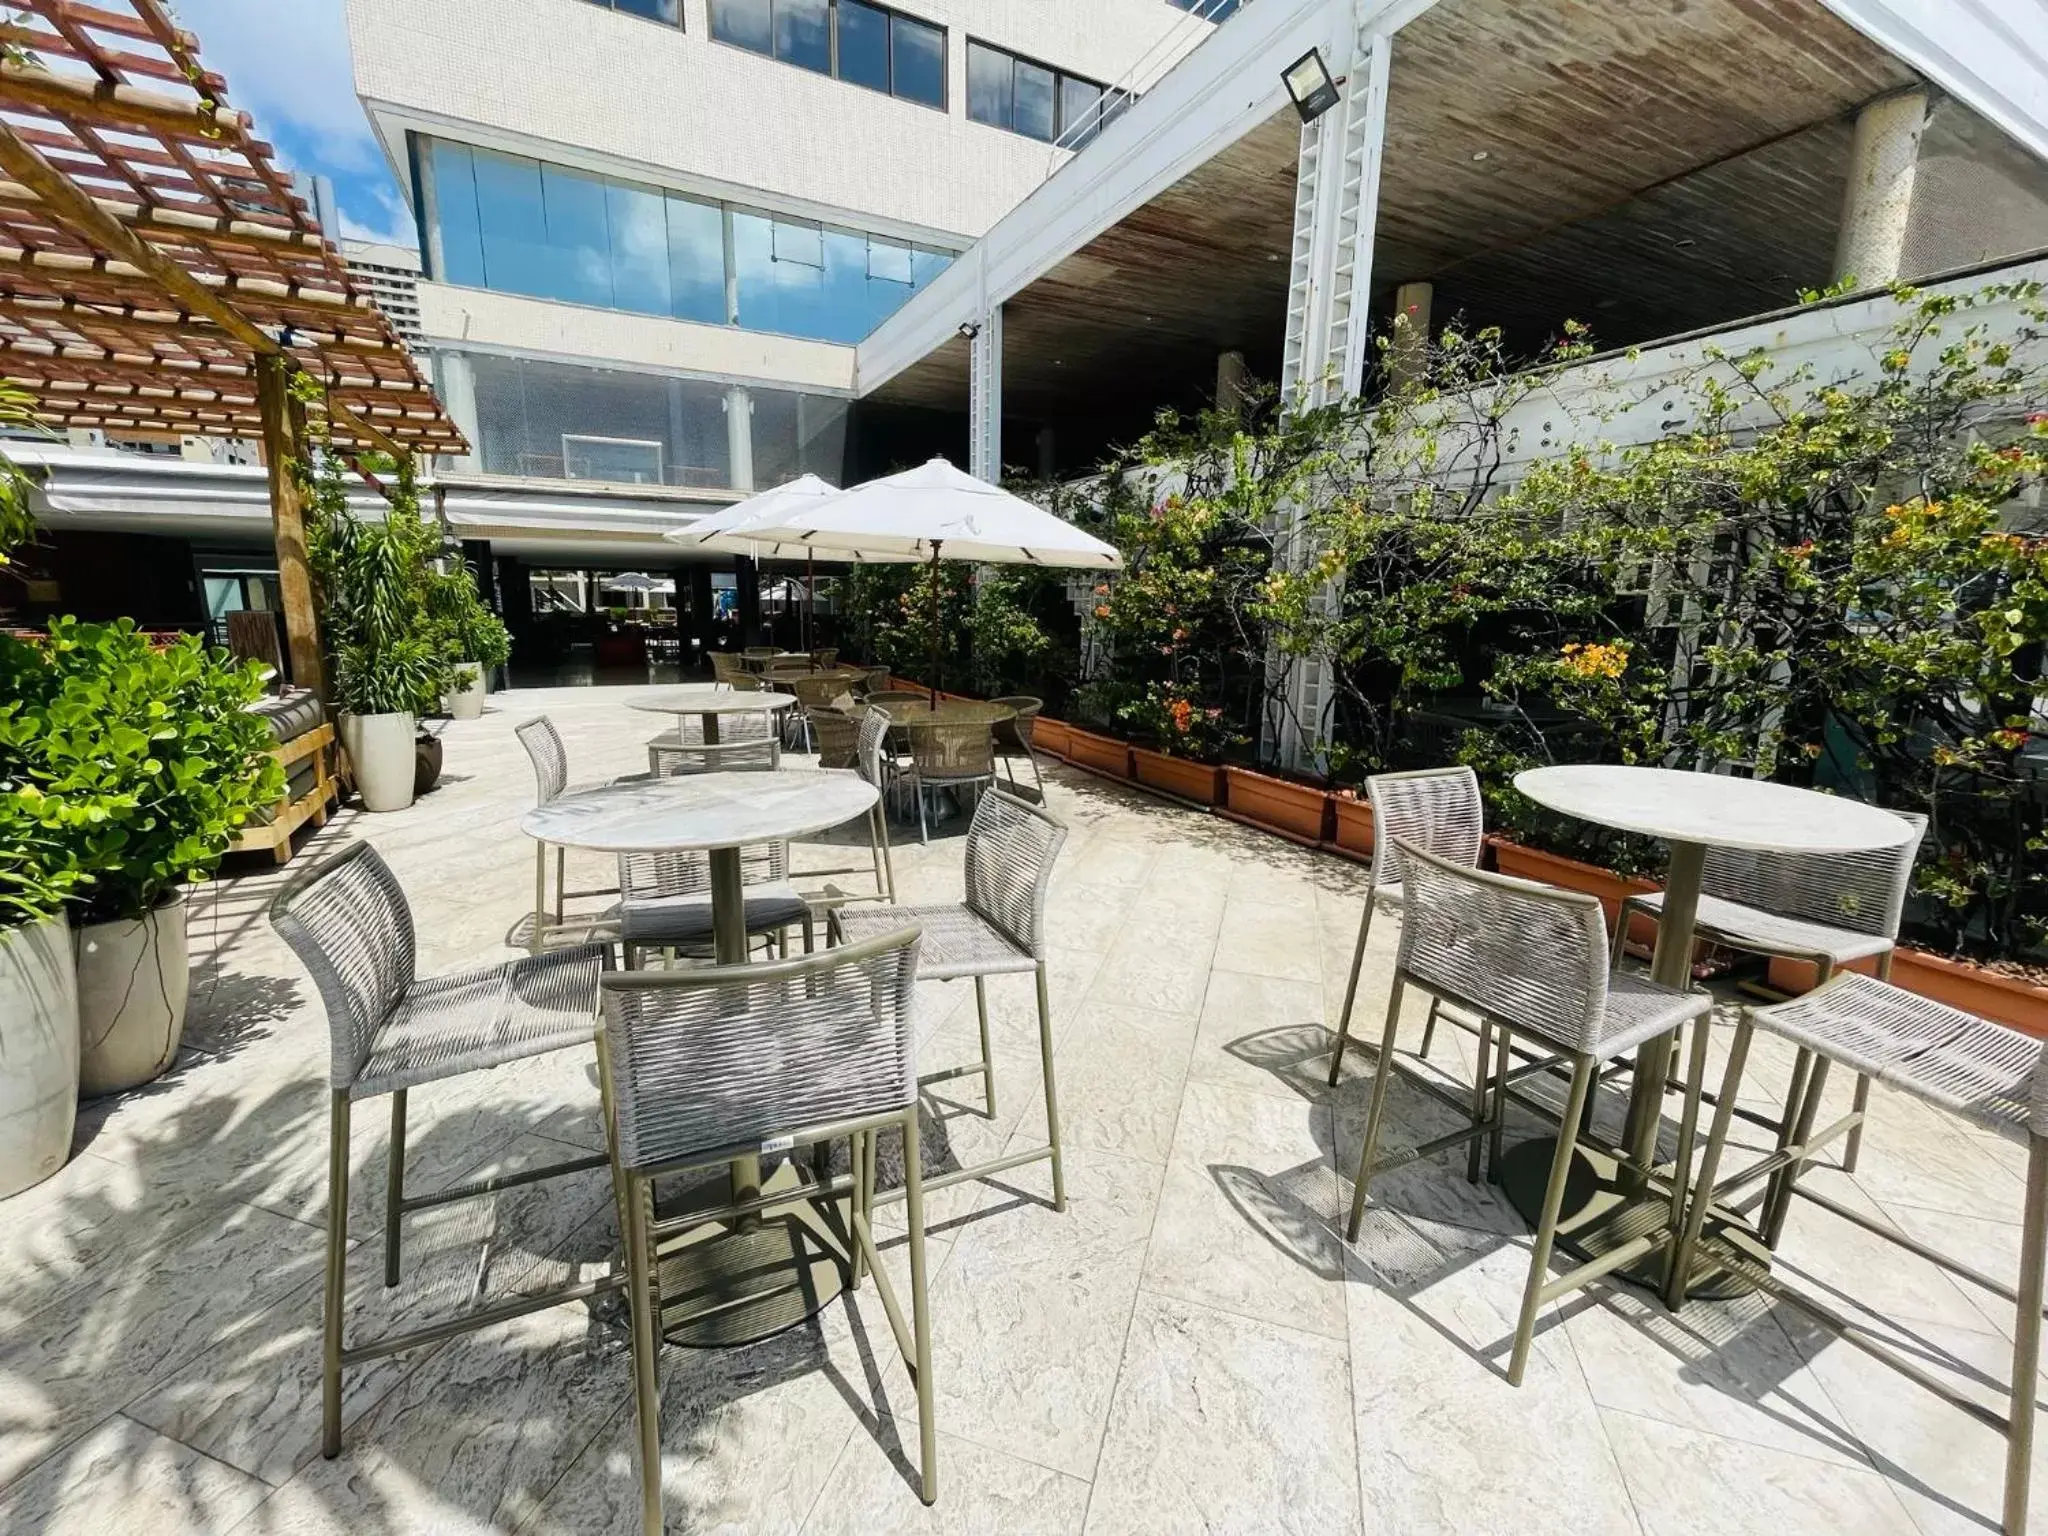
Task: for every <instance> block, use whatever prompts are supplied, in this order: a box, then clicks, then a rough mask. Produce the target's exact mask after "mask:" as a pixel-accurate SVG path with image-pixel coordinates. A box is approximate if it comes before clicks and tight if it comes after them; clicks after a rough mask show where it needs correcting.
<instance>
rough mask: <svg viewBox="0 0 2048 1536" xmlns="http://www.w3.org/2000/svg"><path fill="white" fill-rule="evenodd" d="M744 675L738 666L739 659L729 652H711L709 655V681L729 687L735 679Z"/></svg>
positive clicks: (743, 671)
mask: <svg viewBox="0 0 2048 1536" xmlns="http://www.w3.org/2000/svg"><path fill="white" fill-rule="evenodd" d="M744 675H745V670H744V669H743V668H742V667H741V666H740V659H739V657H737V656H735V655H733V654H732V653H731V652H730V651H713V652H712V653H711V680H712V681H713V682H715V683H724V684H726V685H728V686H730V685H731V684H732V682H733V680H734V679H735V678H737V677H741V676H744Z"/></svg>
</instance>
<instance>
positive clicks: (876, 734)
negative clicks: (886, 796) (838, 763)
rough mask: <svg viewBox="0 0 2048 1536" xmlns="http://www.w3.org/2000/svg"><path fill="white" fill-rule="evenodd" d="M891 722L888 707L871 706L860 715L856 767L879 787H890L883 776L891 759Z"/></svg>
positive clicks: (864, 776)
mask: <svg viewBox="0 0 2048 1536" xmlns="http://www.w3.org/2000/svg"><path fill="white" fill-rule="evenodd" d="M889 724H890V721H889V711H887V710H886V709H876V708H873V707H870V708H869V709H868V711H867V712H866V713H865V714H863V715H862V716H861V717H860V741H859V744H858V746H857V747H856V749H855V751H856V757H855V760H854V767H856V768H858V769H859V770H860V776H861V777H862V778H864V779H866V780H867V781H868V782H869V783H870V784H872V785H874V786H875V788H877V789H886V788H888V785H886V784H885V783H884V782H883V776H884V771H885V766H886V764H887V763H888V760H889Z"/></svg>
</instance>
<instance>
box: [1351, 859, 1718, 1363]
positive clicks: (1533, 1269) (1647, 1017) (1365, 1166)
mask: <svg viewBox="0 0 2048 1536" xmlns="http://www.w3.org/2000/svg"><path fill="white" fill-rule="evenodd" d="M1374 834H1375V837H1376V838H1377V848H1378V849H1379V850H1380V851H1381V853H1380V856H1381V857H1385V855H1386V854H1389V853H1390V854H1391V855H1392V858H1391V859H1389V860H1388V862H1389V863H1390V864H1392V865H1393V867H1394V868H1395V869H1396V870H1397V871H1398V874H1399V881H1400V884H1401V887H1402V893H1401V894H1402V912H1401V946H1400V950H1399V952H1398V954H1397V955H1396V958H1395V961H1394V985H1393V989H1392V992H1391V995H1390V996H1389V997H1388V999H1387V1022H1386V1030H1385V1033H1384V1034H1383V1036H1382V1038H1381V1041H1380V1057H1379V1070H1378V1071H1377V1072H1376V1073H1375V1074H1374V1076H1373V1083H1372V1107H1371V1108H1370V1109H1369V1110H1368V1111H1367V1113H1366V1122H1365V1144H1364V1146H1363V1147H1361V1148H1360V1149H1359V1156H1358V1179H1357V1182H1356V1184H1355V1185H1354V1186H1353V1188H1352V1195H1351V1221H1350V1225H1349V1227H1348V1228H1347V1234H1348V1236H1349V1237H1350V1239H1351V1241H1353V1242H1356V1241H1357V1240H1358V1228H1359V1222H1360V1220H1361V1218H1362V1217H1363V1216H1364V1214H1365V1199H1366V1191H1367V1189H1368V1187H1369V1186H1370V1184H1371V1182H1372V1178H1373V1175H1374V1174H1375V1173H1376V1172H1378V1171H1380V1168H1381V1167H1382V1166H1388V1167H1391V1166H1395V1165H1397V1164H1399V1163H1403V1162H1407V1161H1409V1160H1410V1159H1412V1158H1414V1157H1419V1156H1424V1155H1427V1154H1430V1153H1433V1152H1437V1151H1441V1150H1444V1149H1445V1148H1447V1147H1450V1146H1453V1145H1455V1144H1457V1143H1459V1142H1466V1143H1468V1144H1469V1151H1468V1154H1467V1162H1466V1168H1465V1176H1466V1177H1467V1178H1468V1179H1470V1180H1472V1181H1473V1182H1475V1183H1476V1182H1477V1181H1478V1178H1479V1150H1480V1149H1479V1143H1480V1139H1481V1138H1486V1139H1488V1140H1489V1141H1490V1142H1491V1152H1490V1159H1489V1162H1490V1166H1492V1167H1493V1168H1494V1169H1495V1170H1496V1173H1497V1168H1498V1164H1499V1161H1500V1151H1501V1133H1502V1129H1503V1124H1504V1120H1503V1117H1504V1114H1505V1112H1506V1107H1507V1100H1508V1087H1509V1077H1510V1073H1509V1069H1508V1064H1509V1060H1510V1055H1511V1051H1512V1046H1513V1041H1514V1037H1515V1036H1517V1035H1520V1036H1523V1037H1524V1038H1525V1039H1528V1040H1533V1041H1534V1042H1536V1043H1537V1044H1539V1045H1542V1046H1547V1047H1549V1049H1550V1050H1551V1051H1553V1052H1556V1053H1558V1055H1557V1057H1556V1058H1555V1061H1556V1062H1560V1063H1564V1064H1569V1066H1570V1067H1571V1072H1572V1078H1571V1088H1570V1090H1569V1092H1568V1094H1567V1096H1566V1100H1565V1109H1564V1114H1563V1117H1562V1126H1561V1133H1560V1134H1559V1136H1558V1138H1557V1153H1556V1155H1555V1156H1554V1157H1553V1158H1552V1159H1551V1166H1550V1182H1549V1185H1548V1187H1547V1188H1546V1189H1545V1191H1544V1195H1543V1213H1542V1216H1541V1218H1540V1219H1539V1220H1538V1222H1537V1225H1536V1244H1535V1248H1534V1251H1533V1252H1532V1253H1531V1254H1530V1258H1529V1278H1528V1282H1527V1284H1526V1285H1525V1286H1524V1287H1523V1292H1522V1311H1521V1317H1520V1319H1519V1321H1518V1322H1517V1323H1516V1326H1515V1343H1514V1353H1513V1355H1512V1357H1511V1358H1510V1360H1509V1363H1508V1381H1509V1383H1510V1384H1511V1385H1513V1386H1520V1385H1521V1384H1522V1371H1523V1369H1524V1367H1525V1366H1526V1365H1527V1364H1528V1360H1529V1346H1530V1343H1531V1341H1532V1340H1533V1338H1534V1337H1535V1330H1536V1314H1537V1310H1538V1308H1539V1307H1541V1306H1542V1305H1543V1304H1544V1303H1546V1302H1549V1301H1553V1300H1555V1299H1556V1298H1557V1297H1559V1296H1561V1295H1563V1294H1564V1293H1566V1292H1567V1291H1572V1290H1576V1289H1577V1288H1578V1287H1579V1286H1581V1285H1584V1284H1585V1283H1586V1282H1587V1281H1588V1280H1591V1279H1593V1278H1595V1277H1597V1276H1598V1275H1600V1274H1604V1273H1606V1272H1607V1270H1608V1269H1610V1268H1612V1265H1611V1264H1604V1263H1601V1262H1599V1261H1595V1262H1594V1263H1591V1264H1587V1265H1583V1266H1581V1267H1580V1268H1578V1269H1575V1270H1573V1271H1572V1272H1571V1273H1569V1274H1567V1275H1565V1276H1563V1277H1562V1278H1560V1279H1557V1280H1553V1281H1550V1283H1548V1284H1545V1283H1544V1282H1545V1279H1546V1276H1547V1273H1548V1270H1549V1266H1550V1252H1551V1246H1552V1244H1553V1242H1554V1241H1555V1239H1556V1236H1557V1218H1558V1212H1559V1210H1560V1208H1561V1207H1562V1205H1563V1202H1564V1189H1565V1181H1566V1179H1567V1177H1568V1176H1569V1175H1570V1173H1571V1166H1572V1154H1573V1150H1574V1148H1575V1147H1576V1145H1577V1130H1578V1127H1579V1125H1580V1122H1581V1119H1582V1117H1583V1113H1584V1111H1585V1108H1586V1101H1587V1097H1588V1095H1589V1094H1590V1092H1591V1091H1592V1086H1593V1079H1594V1076H1595V1074H1596V1073H1597V1071H1598V1070H1599V1066H1600V1064H1601V1063H1602V1062H1605V1061H1611V1060H1613V1059H1614V1058H1615V1057H1617V1056H1619V1055H1621V1054H1623V1053H1624V1052H1627V1051H1632V1050H1634V1049H1635V1048H1636V1047H1637V1046H1639V1045H1641V1044H1643V1043H1644V1042H1645V1041H1647V1040H1653V1039H1656V1038H1658V1037H1659V1036H1662V1035H1667V1034H1670V1033H1672V1032H1673V1031H1674V1030H1681V1029H1683V1028H1684V1027H1685V1026H1686V1025H1687V1024H1691V1025H1692V1026H1693V1052H1692V1078H1691V1084H1690V1091H1689V1093H1688V1094H1687V1097H1686V1105H1685V1115H1684V1118H1683V1120H1682V1122H1681V1125H1680V1130H1679V1140H1678V1167H1680V1168H1688V1167H1690V1166H1691V1165H1692V1146H1693V1135H1694V1131H1695V1128H1696V1125H1697V1120H1698V1112H1699V1095H1700V1089H1701V1086H1702V1079H1703V1078H1704V1077H1705V1075H1706V1069H1707V1052H1706V1047H1707V1033H1708V1031H1707V1015H1708V1012H1709V1010H1710V1008H1711V1007H1712V999H1710V998H1709V997H1707V996H1706V994H1704V993H1695V992H1676V991H1673V990H1671V989H1670V988H1667V987H1660V986H1658V985H1657V984H1656V983H1655V982H1652V981H1649V980H1647V979H1646V978H1641V977H1637V976H1635V975H1633V974H1632V973H1628V972H1623V973H1620V974H1613V975H1610V973H1609V968H1608V964H1607V927H1606V921H1605V915H1604V911H1603V909H1602V907H1601V905H1600V901H1599V898H1597V897H1594V896H1589V895H1586V894H1584V893H1583V892H1578V891H1561V890H1556V889H1553V888H1552V887H1550V886H1545V885H1537V884H1535V883H1534V882H1532V881H1527V880H1513V879H1510V878H1508V877H1507V876H1506V875H1494V874H1486V873H1483V872H1482V871H1480V870H1476V869H1471V868H1468V867H1467V866H1466V865H1464V864H1463V863H1462V862H1460V861H1458V860H1455V859H1446V858H1440V857H1438V856H1437V855H1435V854H1433V853H1430V852H1428V851H1426V850H1425V849H1423V848H1422V847H1421V846H1419V845H1417V844H1414V843H1408V842H1403V841H1400V840H1398V839H1397V838H1394V837H1391V836H1390V835H1389V834H1388V833H1387V832H1386V831H1384V830H1381V829H1380V828H1379V827H1378V826H1377V824H1376V825H1375V828H1374ZM1410 986H1416V987H1421V988H1422V989H1423V990H1425V991H1427V992H1428V993H1429V994H1430V995H1431V996H1432V997H1435V998H1440V999H1443V1000H1445V1001H1448V1002H1452V1003H1456V1004H1458V1005H1460V1006H1461V1007H1464V1008H1466V1009H1469V1010H1470V1011H1471V1012H1473V1013H1474V1014H1476V1015H1477V1016H1478V1018H1479V1021H1480V1032H1479V1060H1478V1063H1477V1068H1476V1070H1475V1071H1474V1072H1473V1075H1472V1082H1473V1086H1472V1100H1471V1105H1470V1111H1469V1112H1470V1116H1471V1118H1470V1123H1469V1124H1468V1125H1467V1126H1465V1127H1464V1128H1462V1129H1460V1130H1458V1131H1454V1132H1452V1133H1450V1134H1449V1135H1446V1136H1440V1137H1438V1138H1436V1139H1435V1140H1433V1141H1429V1142H1426V1143H1424V1144H1423V1145H1422V1146H1420V1147H1417V1148H1414V1149H1413V1150H1412V1151H1410V1152H1408V1153H1406V1154H1403V1155H1400V1156H1396V1157H1392V1158H1389V1159H1387V1162H1386V1164H1384V1165H1381V1164H1379V1163H1378V1162H1377V1161H1376V1157H1377V1153H1378V1149H1379V1136H1380V1127H1381V1124H1382V1122H1383V1119H1384V1115H1385V1111H1386V1103H1387V1090H1388V1087H1389V1085H1390V1084H1391V1083H1392V1081H1393V1078H1394V1075H1395V1071H1396V1070H1397V1067H1396V1062H1395V1058H1394V1036H1395V1034H1396V1032H1397V1031H1398V1030H1399V1028H1400V1023H1401V994H1402V992H1403V990H1404V989H1405V988H1407V987H1410ZM1496 1044H1497V1050H1496ZM1489 1052H1494V1061H1495V1065H1494V1068H1493V1089H1492V1103H1491V1106H1489V1105H1488V1102H1487V1100H1488V1093H1487V1077H1488V1066H1487V1062H1488V1055H1489ZM1550 1064H1552V1063H1545V1064H1544V1066H1546V1067H1547V1066H1548V1065H1550ZM1538 1070H1541V1068H1539V1069H1538ZM1404 1075H1406V1074H1404ZM1409 1080H1410V1081H1411V1082H1413V1083H1415V1084H1416V1085H1417V1086H1420V1087H1424V1088H1425V1089H1427V1090H1429V1091H1431V1092H1433V1093H1435V1095H1436V1096H1437V1097H1439V1098H1442V1099H1444V1100H1445V1101H1446V1102H1448V1103H1450V1104H1452V1106H1453V1107H1454V1108H1460V1109H1462V1108H1464V1106H1460V1105H1458V1104H1457V1102H1456V1100H1454V1099H1452V1098H1451V1097H1450V1095H1449V1094H1446V1093H1443V1092H1442V1091H1441V1090H1438V1089H1436V1088H1435V1085H1434V1084H1431V1083H1428V1082H1427V1080H1425V1079H1421V1078H1413V1077H1411V1078H1410V1079H1409ZM1682 1195H1683V1181H1682V1180H1674V1181H1673V1191H1672V1197H1671V1211H1670V1218H1669V1221H1668V1222H1667V1224H1666V1229H1665V1230H1664V1232H1663V1233H1662V1234H1646V1236H1648V1237H1649V1238H1650V1239H1651V1240H1652V1241H1655V1240H1657V1238H1658V1237H1659V1236H1660V1235H1661V1237H1662V1238H1663V1239H1664V1240H1665V1245H1666V1250H1667V1252H1668V1253H1671V1254H1674V1255H1675V1253H1676V1250H1677V1248H1678V1246H1679V1231H1680V1226H1681V1217H1682V1214H1683V1211H1682Z"/></svg>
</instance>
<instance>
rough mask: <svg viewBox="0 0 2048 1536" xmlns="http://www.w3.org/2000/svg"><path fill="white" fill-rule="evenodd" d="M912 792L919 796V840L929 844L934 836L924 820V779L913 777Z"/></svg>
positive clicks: (911, 782)
mask: <svg viewBox="0 0 2048 1536" xmlns="http://www.w3.org/2000/svg"><path fill="white" fill-rule="evenodd" d="M910 792H911V793H912V794H913V795H915V796H917V840H918V842H920V843H923V844H926V845H929V844H930V843H931V840H932V838H931V833H930V831H929V830H927V829H926V827H925V820H924V780H923V779H912V780H911V781H910Z"/></svg>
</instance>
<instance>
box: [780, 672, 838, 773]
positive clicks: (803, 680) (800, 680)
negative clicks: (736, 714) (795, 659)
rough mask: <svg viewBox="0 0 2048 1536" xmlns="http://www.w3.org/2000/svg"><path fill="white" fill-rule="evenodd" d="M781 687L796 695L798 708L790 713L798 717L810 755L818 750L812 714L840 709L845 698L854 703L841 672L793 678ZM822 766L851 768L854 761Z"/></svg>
mask: <svg viewBox="0 0 2048 1536" xmlns="http://www.w3.org/2000/svg"><path fill="white" fill-rule="evenodd" d="M777 686H779V687H782V688H785V689H787V690H788V691H789V692H790V693H793V694H795V695H796V707H795V708H794V709H792V710H790V711H789V713H790V714H792V715H794V716H796V722H795V723H796V724H797V725H799V726H801V727H802V729H803V733H804V750H805V751H806V752H815V751H817V750H818V747H817V732H816V731H815V730H814V729H813V728H812V726H811V715H812V713H813V711H816V710H821V709H837V708H838V707H839V703H840V701H841V700H843V699H844V700H849V701H850V698H849V695H850V690H849V689H848V688H847V686H846V679H845V678H843V677H841V676H839V675H838V674H837V673H828V674H826V675H825V676H822V677H820V676H817V675H815V674H812V673H808V672H807V673H805V674H804V675H802V676H801V677H792V678H789V679H788V680H787V681H780V680H779V681H778V683H777ZM819 766H820V767H841V768H850V767H852V766H853V765H852V763H851V762H847V763H832V764H825V763H821V764H819Z"/></svg>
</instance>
